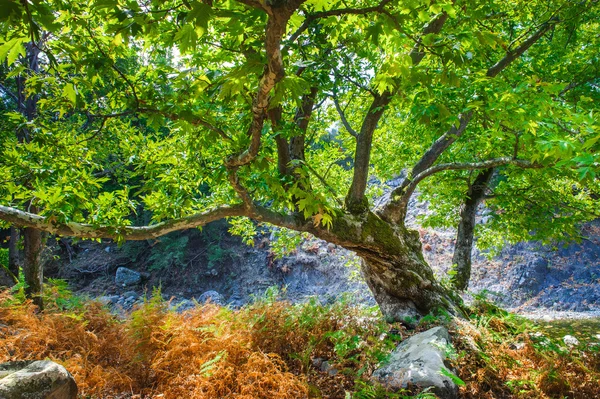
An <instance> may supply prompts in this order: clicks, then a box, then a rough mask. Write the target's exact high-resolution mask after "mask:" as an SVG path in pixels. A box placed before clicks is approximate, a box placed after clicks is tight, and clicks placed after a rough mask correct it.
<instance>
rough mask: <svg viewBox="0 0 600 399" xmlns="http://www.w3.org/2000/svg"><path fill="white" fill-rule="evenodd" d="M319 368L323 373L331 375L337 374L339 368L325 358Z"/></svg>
mask: <svg viewBox="0 0 600 399" xmlns="http://www.w3.org/2000/svg"><path fill="white" fill-rule="evenodd" d="M319 369H320V370H321V371H322V372H323V373H327V374H329V375H331V376H334V375H337V373H338V371H337V369H335V368H334V367H333V366H332V365H331V364H330V363H329V361H327V360H325V361H324V362H322V363H321V366H320V367H319Z"/></svg>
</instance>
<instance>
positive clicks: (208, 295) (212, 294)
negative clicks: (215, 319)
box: [198, 291, 223, 305]
mask: <svg viewBox="0 0 600 399" xmlns="http://www.w3.org/2000/svg"><path fill="white" fill-rule="evenodd" d="M198 302H200V303H206V302H210V303H212V304H215V305H222V304H223V296H222V295H221V294H219V293H218V292H217V291H206V292H205V293H204V294H202V295H200V298H198Z"/></svg>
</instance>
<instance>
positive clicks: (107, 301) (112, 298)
mask: <svg viewBox="0 0 600 399" xmlns="http://www.w3.org/2000/svg"><path fill="white" fill-rule="evenodd" d="M119 298H120V297H119V296H118V295H104V296H100V297H98V298H96V300H97V301H98V302H100V303H101V304H103V305H106V306H109V305H113V304H115V303H117V302H118V301H119Z"/></svg>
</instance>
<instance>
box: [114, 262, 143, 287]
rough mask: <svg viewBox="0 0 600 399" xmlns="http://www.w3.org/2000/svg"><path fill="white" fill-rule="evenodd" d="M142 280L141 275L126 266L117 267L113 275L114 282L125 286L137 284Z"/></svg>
mask: <svg viewBox="0 0 600 399" xmlns="http://www.w3.org/2000/svg"><path fill="white" fill-rule="evenodd" d="M141 281H142V275H141V274H140V273H138V272H136V271H135V270H131V269H128V268H126V267H119V268H118V269H117V274H116V275H115V283H117V284H118V285H120V286H123V287H127V286H130V285H136V284H139V283H140V282H141Z"/></svg>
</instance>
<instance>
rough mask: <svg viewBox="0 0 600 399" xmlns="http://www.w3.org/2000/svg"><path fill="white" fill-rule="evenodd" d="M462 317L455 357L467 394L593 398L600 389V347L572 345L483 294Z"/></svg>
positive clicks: (599, 393) (494, 396) (462, 388)
mask: <svg viewBox="0 0 600 399" xmlns="http://www.w3.org/2000/svg"><path fill="white" fill-rule="evenodd" d="M472 311H473V313H472V315H471V320H470V321H457V323H456V334H455V335H454V336H455V337H458V338H459V339H458V342H456V344H457V346H458V349H459V351H460V355H459V358H458V359H457V360H456V361H455V363H456V366H457V367H458V371H459V376H460V377H461V379H462V380H464V382H465V384H466V385H465V386H463V387H461V393H462V394H463V395H464V397H466V398H497V397H515V398H557V397H561V398H562V397H573V398H592V397H597V396H598V395H600V384H599V383H600V351H599V350H598V346H597V345H596V346H594V343H590V344H589V346H588V344H587V343H582V344H581V345H579V346H578V347H574V348H571V347H568V346H567V345H566V344H565V343H564V342H563V341H562V336H561V337H551V336H548V335H547V331H546V330H544V329H542V328H540V327H539V326H538V325H537V324H535V323H534V322H532V321H529V320H527V319H524V318H522V317H519V316H516V315H514V314H511V313H508V312H506V311H505V310H503V309H500V308H498V307H497V306H496V305H494V304H492V303H490V302H487V301H486V300H485V299H483V298H479V299H478V300H477V302H476V303H475V304H474V306H473V309H472Z"/></svg>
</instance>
